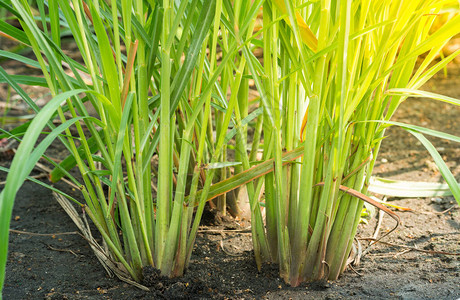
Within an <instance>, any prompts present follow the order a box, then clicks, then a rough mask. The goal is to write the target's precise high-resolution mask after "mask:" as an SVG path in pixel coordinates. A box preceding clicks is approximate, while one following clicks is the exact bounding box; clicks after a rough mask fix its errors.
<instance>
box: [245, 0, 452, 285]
mask: <svg viewBox="0 0 460 300" xmlns="http://www.w3.org/2000/svg"><path fill="white" fill-rule="evenodd" d="M453 4H455V1H442V3H441V2H439V1H432V0H419V1H412V0H411V1H409V0H408V1H404V0H402V1H367V0H348V1H328V0H322V1H314V2H303V1H291V0H285V1H281V0H280V1H266V2H264V4H263V39H262V41H261V42H262V43H263V52H264V58H263V66H262V65H261V64H260V63H259V62H258V61H256V60H250V54H249V53H246V59H247V60H248V65H249V69H250V72H251V74H252V77H253V78H254V81H255V83H256V86H257V89H258V90H259V92H260V95H261V103H262V105H263V108H264V115H263V136H264V147H263V153H264V154H263V160H268V159H270V158H272V159H274V173H270V174H267V175H265V177H264V181H262V180H260V181H259V182H258V183H257V185H258V186H261V185H262V184H263V183H264V184H265V207H266V228H265V229H264V228H261V227H259V228H256V231H257V232H256V236H255V238H254V249H255V252H256V253H255V254H256V258H257V260H258V262H259V266H260V263H261V262H262V261H264V260H269V261H273V262H276V263H279V268H280V274H281V276H282V277H283V278H284V279H285V281H286V282H287V283H290V284H291V285H293V286H296V285H298V284H299V283H300V282H303V281H306V280H319V279H322V278H328V279H332V280H334V279H336V278H337V277H338V276H339V275H340V274H341V273H342V272H343V271H344V269H345V268H346V266H347V259H348V256H349V254H350V251H351V248H352V243H353V239H354V236H355V234H356V230H357V226H358V223H359V220H360V215H361V210H362V207H363V199H366V197H365V195H364V194H365V193H366V190H367V186H368V184H369V179H370V175H371V173H372V168H373V165H374V162H375V159H376V157H377V154H378V150H379V146H380V143H381V141H382V139H383V138H384V132H385V128H387V127H388V126H390V124H395V123H391V122H389V120H390V118H391V117H392V115H393V113H394V112H395V110H396V109H397V108H398V106H399V105H400V103H401V102H402V101H405V100H406V99H407V96H408V91H414V90H416V89H418V88H419V87H420V86H421V85H422V84H423V83H425V82H426V81H427V80H428V79H429V78H431V77H432V76H433V75H434V74H435V73H436V72H437V71H439V70H440V69H442V68H443V67H444V66H445V65H446V64H447V63H448V62H449V61H451V60H452V59H453V58H455V56H457V55H458V54H459V53H460V50H459V51H456V52H455V53H453V54H452V55H450V56H449V57H446V58H444V59H441V60H436V55H437V54H438V53H439V51H440V50H441V49H442V47H443V46H444V45H445V44H446V43H447V42H448V40H449V39H450V38H451V37H453V36H454V35H456V34H458V33H459V31H460V28H459V27H458V24H459V22H460V16H458V15H457V16H455V17H453V18H452V19H449V20H448V21H446V22H445V23H444V24H443V26H442V27H440V28H438V29H437V30H435V31H433V32H430V27H431V25H432V24H433V21H434V20H435V19H436V16H437V14H438V13H440V11H441V9H442V7H443V5H453ZM456 4H457V6H458V3H456ZM307 24H308V25H307ZM316 37H318V38H316ZM423 53H425V54H426V55H425V56H424V57H423V58H420V61H417V59H418V58H419V56H420V55H421V54H423ZM249 61H250V63H249ZM401 88H405V89H406V90H401ZM412 94H413V93H412ZM438 100H440V99H439V98H438ZM443 101H444V100H443ZM451 103H453V104H457V105H458V104H459V101H458V100H456V101H453V102H451ZM399 125H401V124H399ZM402 127H403V128H406V129H408V130H409V131H410V132H411V133H413V134H414V135H415V136H416V137H418V138H419V139H420V140H421V141H422V142H423V143H424V145H426V146H427V148H428V149H429V150H430V152H431V153H432V154H433V155H434V156H436V153H434V152H435V151H434V152H433V151H431V150H433V149H434V148H433V146H432V145H431V144H429V142H428V143H426V142H424V141H423V139H425V138H424V137H423V135H422V133H426V134H432V135H435V136H438V137H443V138H449V139H452V140H456V141H459V140H460V139H459V138H457V137H451V136H448V135H446V134H443V133H440V132H434V131H428V130H425V129H423V128H420V127H417V128H416V127H415V126H410V125H404V124H403V126H402ZM425 140H426V139H425ZM430 145H431V146H430ZM301 146H303V147H304V148H303V149H304V150H303V157H302V158H298V159H295V160H292V161H289V162H286V161H285V160H283V151H293V150H296V149H299V147H301ZM438 156H439V155H438ZM435 161H436V162H437V163H438V165H439V166H440V167H441V169H443V170H444V171H443V175H444V177H445V179H446V181H447V182H448V183H449V182H450V183H449V185H450V187H451V189H452V191H453V193H454V195H455V197H456V199H457V201H459V200H460V193H459V191H458V189H459V188H458V184H457V182H456V181H455V179H454V178H453V176H452V174H451V173H450V171H449V170H448V168H447V167H446V166H445V164H444V163H443V162H442V160H437V159H436V157H435ZM257 191H258V193H255V194H254V195H253V197H254V199H253V201H252V202H251V203H255V202H257V200H255V199H258V197H259V196H260V191H261V189H257ZM256 209H257V207H253V211H254V210H256ZM257 218H261V215H260V214H257V215H253V220H252V223H253V224H257V223H258V222H259V223H260V222H262V220H258V219H257Z"/></svg>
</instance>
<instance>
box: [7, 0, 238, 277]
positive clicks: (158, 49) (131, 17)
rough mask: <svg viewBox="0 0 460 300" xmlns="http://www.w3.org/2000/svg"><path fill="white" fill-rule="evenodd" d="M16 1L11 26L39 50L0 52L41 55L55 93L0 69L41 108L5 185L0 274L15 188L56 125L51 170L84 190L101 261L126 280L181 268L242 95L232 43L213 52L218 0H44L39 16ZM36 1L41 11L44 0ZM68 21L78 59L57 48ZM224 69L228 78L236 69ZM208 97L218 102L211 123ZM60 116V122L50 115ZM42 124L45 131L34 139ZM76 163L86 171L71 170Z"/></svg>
mask: <svg viewBox="0 0 460 300" xmlns="http://www.w3.org/2000/svg"><path fill="white" fill-rule="evenodd" d="M11 3H12V7H8V8H9V10H10V11H11V12H12V13H13V14H14V15H15V16H17V17H18V19H19V20H20V22H21V25H22V27H23V29H24V31H19V30H17V29H13V28H11V27H8V25H7V24H6V23H5V24H6V25H5V26H6V27H5V28H6V30H7V31H8V32H7V33H8V34H9V36H10V37H11V38H12V39H14V40H18V41H20V42H22V43H24V44H25V45H26V46H29V47H30V48H31V49H32V50H33V51H34V54H35V56H36V58H37V60H36V61H32V60H30V59H26V58H24V57H22V56H19V55H16V56H11V55H9V54H5V53H3V55H8V56H10V58H14V59H17V60H19V61H21V62H24V63H29V64H30V63H32V64H33V65H34V66H36V67H40V68H41V70H42V72H43V75H44V78H45V82H43V81H41V83H42V84H44V85H46V86H47V87H48V88H49V90H50V93H51V95H52V96H53V100H52V101H51V102H50V104H48V105H47V106H45V107H44V108H43V109H41V110H40V109H39V108H38V107H36V105H35V104H34V102H33V100H32V99H30V98H29V97H28V96H27V94H25V93H24V92H23V90H22V89H21V88H20V86H19V85H18V84H17V83H23V82H21V79H17V78H14V77H12V76H10V75H8V74H6V73H5V72H4V71H3V69H0V71H1V72H0V75H1V76H2V78H3V79H4V80H5V81H6V82H8V83H9V84H10V85H11V86H12V87H13V88H14V89H15V90H16V91H17V92H18V94H20V95H21V96H22V97H23V98H24V100H25V101H26V102H27V103H29V104H30V106H31V107H32V108H33V109H35V111H36V113H37V116H36V117H35V119H34V121H32V123H31V124H30V126H29V130H28V131H27V132H26V134H25V136H24V138H23V141H22V143H21V145H20V147H19V149H18V152H17V155H16V156H15V158H14V160H13V163H12V165H11V170H10V173H9V175H8V179H7V183H6V187H5V189H4V190H3V191H2V193H1V194H0V200H1V201H0V202H1V203H0V204H1V206H0V208H1V210H0V213H1V215H2V224H1V230H2V246H1V249H0V250H1V253H0V254H1V256H0V262H1V264H0V265H1V270H0V286H1V285H2V284H3V279H4V267H5V263H6V251H7V242H5V241H4V240H5V239H6V240H7V234H8V226H9V219H10V215H11V209H12V204H13V202H14V197H15V194H16V192H17V190H18V188H19V187H20V185H21V184H22V183H23V181H24V180H25V179H26V176H27V175H28V174H29V172H30V171H31V170H32V168H33V166H34V165H35V162H36V161H37V160H38V159H39V158H40V157H41V156H42V155H43V153H44V151H45V149H46V147H47V146H48V145H49V144H50V143H51V141H52V140H53V139H55V138H56V137H57V136H59V138H60V140H61V141H62V143H63V144H64V145H65V146H66V148H67V149H68V150H69V151H70V153H71V156H69V157H68V158H66V159H65V160H64V161H63V162H62V163H61V164H59V165H56V164H55V170H54V171H53V172H52V173H51V177H50V178H51V180H52V181H57V180H59V179H61V178H62V177H63V176H67V177H68V179H70V180H71V181H72V182H73V184H75V185H76V186H77V187H78V188H79V189H80V190H81V192H82V196H83V198H84V202H79V201H77V200H75V199H73V198H72V200H74V201H75V202H76V203H77V204H78V205H79V206H81V207H82V208H83V209H84V210H85V212H86V213H87V214H88V215H89V216H90V218H91V219H92V221H93V223H94V224H95V225H96V227H97V229H98V230H99V232H100V233H101V235H102V237H103V240H104V244H103V247H99V248H98V249H99V250H100V249H105V252H106V253H105V255H102V257H104V259H103V260H105V259H107V260H108V261H106V263H105V264H106V266H107V267H109V268H111V269H112V271H114V272H115V273H116V274H117V275H118V276H119V277H120V278H122V279H124V280H135V281H141V280H142V269H143V267H145V266H153V267H155V268H157V269H159V270H160V271H161V274H162V275H165V276H170V277H173V276H180V275H181V274H183V272H184V269H185V268H186V266H187V264H188V262H189V258H190V255H191V252H192V249H193V245H194V241H195V237H196V234H197V229H198V225H199V222H200V219H201V214H202V212H203V209H204V205H205V203H206V200H207V198H208V192H209V190H210V187H211V184H212V183H213V182H214V181H216V179H217V178H218V176H215V174H216V173H217V171H218V170H220V169H221V168H222V167H224V166H228V165H229V164H228V163H220V159H221V158H222V153H223V150H224V145H225V143H226V141H228V140H229V139H231V138H232V137H233V135H234V133H233V134H229V133H228V132H227V128H228V127H229V124H230V122H233V119H232V113H233V109H234V107H235V103H236V100H237V99H236V98H235V99H230V101H227V98H226V95H225V94H223V93H222V88H221V87H220V80H221V79H220V77H219V76H220V74H221V73H222V71H223V70H224V67H225V66H226V63H225V62H226V61H227V62H228V61H229V57H234V56H235V55H236V54H237V47H236V44H235V43H233V44H231V45H228V46H229V47H228V48H227V50H228V51H229V55H228V56H229V57H227V58H225V57H224V58H223V59H222V63H221V65H219V64H218V63H217V58H216V57H217V45H218V42H217V39H218V33H219V28H220V25H221V23H220V15H221V11H222V1H214V0H193V1H172V0H164V1H149V2H145V1H121V2H119V1H97V0H94V1H80V0H73V1H70V2H69V1H49V2H48V3H47V5H48V11H49V18H48V16H45V14H41V15H40V16H39V17H38V18H37V19H36V16H34V15H33V10H32V9H31V7H30V6H29V5H28V4H27V2H26V1H21V0H13V1H11ZM38 5H41V7H40V9H39V11H40V12H44V11H46V9H45V8H44V6H43V5H44V3H43V2H40V3H39V4H38ZM39 24H40V26H39ZM64 33H65V34H66V35H69V34H71V36H72V38H73V39H74V40H75V42H76V45H77V47H78V49H79V50H80V53H81V59H82V60H83V64H80V63H78V62H76V61H74V60H72V59H71V58H70V57H69V56H67V55H66V54H65V53H64V52H63V51H62V50H61V49H60V45H61V35H62V34H64ZM63 66H66V68H67V69H65V68H64V67H63ZM69 71H70V72H69ZM227 72H229V73H228V74H227V78H228V76H229V75H230V74H231V72H232V69H231V68H230V69H227ZM69 74H70V75H69ZM22 78H26V81H27V80H28V82H29V83H32V85H33V84H34V83H36V82H38V81H39V80H36V79H35V78H34V77H31V76H26V77H22ZM83 78H84V79H85V80H83ZM212 94H217V95H218V96H217V97H216V96H214V97H211V95H212ZM212 99H213V101H214V102H216V103H215V106H216V107H219V109H220V110H219V113H220V115H219V117H220V119H221V120H220V123H219V127H218V128H217V132H216V129H215V127H214V126H212V125H213V122H214V120H212V119H211V117H212V115H213V113H212V111H211V109H212V108H213V107H212V106H211V100H212ZM85 102H87V103H90V104H91V105H92V106H93V107H94V109H95V111H96V117H91V116H90V115H89V113H88V111H87V109H86V106H85V105H84V103H85ZM61 103H64V104H65V105H63V106H61ZM55 119H57V120H59V121H60V123H62V125H61V126H58V127H56V126H55V125H53V123H52V122H51V121H52V120H55ZM45 126H48V127H49V128H50V130H51V132H52V134H50V135H49V136H48V137H47V138H46V139H45V140H46V143H43V144H41V146H40V147H38V148H36V149H34V147H33V146H34V143H35V141H36V140H37V138H38V137H39V135H40V133H41V130H42V129H43V128H44V127H45ZM71 126H75V128H76V132H77V134H76V135H73V134H72V132H71V131H70V127H71ZM62 132H63V133H65V134H64V135H60V134H61V133H62ZM88 132H89V133H88ZM214 139H215V141H214ZM30 154H32V155H31V156H30ZM29 156H30V158H28V159H24V158H25V157H29ZM230 165H231V164H230ZM74 166H76V167H77V168H78V169H79V170H80V173H81V177H82V182H80V181H79V180H78V179H76V178H74V177H73V176H72V175H71V174H70V173H69V172H68V170H70V169H71V168H73V167H74ZM152 187H153V188H152ZM156 189H157V191H156ZM198 189H202V191H201V192H200V193H197V191H198ZM66 196H67V197H68V195H66ZM70 198H71V197H70ZM120 233H121V235H120ZM3 237H5V238H3ZM99 250H98V251H99ZM99 257H101V256H99Z"/></svg>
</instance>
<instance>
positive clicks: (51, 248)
mask: <svg viewBox="0 0 460 300" xmlns="http://www.w3.org/2000/svg"><path fill="white" fill-rule="evenodd" d="M45 245H46V246H47V247H48V249H50V250H53V251H58V252H69V253H72V254H73V255H75V256H76V257H78V254H76V253H75V252H73V251H72V250H70V249H58V248H54V247H52V246H51V245H48V244H45Z"/></svg>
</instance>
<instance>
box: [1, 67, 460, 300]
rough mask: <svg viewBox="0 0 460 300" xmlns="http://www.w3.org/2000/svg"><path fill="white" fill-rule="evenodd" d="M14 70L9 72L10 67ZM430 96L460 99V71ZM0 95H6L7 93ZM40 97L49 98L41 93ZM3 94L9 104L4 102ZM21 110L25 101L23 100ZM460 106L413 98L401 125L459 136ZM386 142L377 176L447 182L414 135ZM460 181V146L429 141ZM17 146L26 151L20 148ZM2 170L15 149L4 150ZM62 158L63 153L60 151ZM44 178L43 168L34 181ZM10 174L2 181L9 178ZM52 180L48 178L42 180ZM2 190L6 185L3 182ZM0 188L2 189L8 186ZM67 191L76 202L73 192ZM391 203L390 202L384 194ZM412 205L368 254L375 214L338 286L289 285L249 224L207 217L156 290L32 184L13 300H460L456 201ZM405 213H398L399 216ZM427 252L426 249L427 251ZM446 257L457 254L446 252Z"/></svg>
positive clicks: (19, 219)
mask: <svg viewBox="0 0 460 300" xmlns="http://www.w3.org/2000/svg"><path fill="white" fill-rule="evenodd" d="M4 68H6V69H7V72H8V65H6V66H5V65H4ZM424 89H426V90H430V91H434V92H437V93H442V94H445V95H448V96H452V97H456V98H460V65H459V64H456V65H453V66H451V67H449V69H448V77H447V78H445V77H444V75H442V74H441V75H437V76H436V77H435V78H433V79H432V80H431V81H430V82H429V83H428V84H427V85H425V87H424ZM0 92H2V93H3V95H5V94H6V88H5V86H0ZM37 93H41V92H40V91H38V92H37ZM4 99H5V98H2V94H1V93H0V102H4ZM17 105H20V103H17ZM458 116H460V109H459V108H457V107H453V106H451V105H448V104H444V103H441V102H436V101H433V100H427V99H408V100H406V101H405V102H404V103H403V104H402V106H401V107H400V109H399V111H398V112H397V113H396V115H395V117H394V119H393V120H396V121H400V122H407V123H411V124H416V125H421V126H425V127H429V128H432V129H437V130H442V131H445V132H448V133H451V134H455V135H458V136H460V126H458ZM387 135H388V138H386V139H385V140H384V141H383V144H382V147H381V151H380V154H379V156H378V161H377V164H376V166H375V169H374V174H375V175H377V176H381V177H388V178H395V179H403V180H413V181H434V182H439V181H441V176H440V173H439V171H438V170H437V168H436V166H435V165H434V163H433V161H432V159H431V157H430V156H429V154H428V152H427V151H426V150H425V149H424V148H423V146H422V145H421V144H420V143H419V142H418V141H417V140H416V139H415V138H413V137H412V136H411V134H409V133H407V132H406V131H404V130H402V129H399V128H396V127H392V128H390V129H389V130H388V131H387ZM430 140H431V141H432V142H433V143H434V145H435V146H436V147H437V149H438V151H439V152H440V153H441V155H442V156H443V158H444V159H445V160H446V161H447V162H448V166H449V167H450V169H451V171H452V172H453V173H454V175H455V176H456V178H457V180H459V179H460V147H459V146H458V144H455V143H453V142H449V141H444V140H438V139H430ZM16 146H17V145H16ZM1 149H2V151H1V152H0V165H2V166H9V163H10V161H11V159H12V156H13V152H12V151H11V150H6V149H4V148H1ZM50 151H54V153H53V154H54V155H55V156H56V155H59V149H54V150H53V149H51V150H50ZM42 173H43V172H42V171H40V170H39V169H37V170H34V172H33V174H32V175H38V177H40V175H41V174H42ZM4 178H5V175H4V174H1V178H0V180H4ZM42 180H44V181H45V182H46V176H45V178H43V179H42ZM2 186H3V185H2ZM2 186H0V188H1V187H2ZM57 187H58V188H62V189H64V190H65V191H66V192H68V193H71V194H73V195H77V193H76V192H75V191H72V190H71V189H70V188H69V187H68V186H65V185H62V184H61V185H58V186H57ZM377 196H379V198H383V196H382V195H377ZM387 200H388V201H389V202H390V203H391V204H394V205H397V206H400V207H405V208H410V209H411V211H401V210H399V211H398V212H397V213H398V214H399V216H400V217H401V225H400V226H399V227H398V228H397V229H396V231H395V232H393V233H392V234H391V235H389V236H386V237H384V238H383V239H382V240H381V241H382V242H385V243H378V244H375V245H373V246H372V247H370V248H368V245H369V242H368V241H366V240H365V238H367V237H371V236H373V235H374V233H375V231H376V228H378V229H379V236H381V235H382V234H385V232H388V231H389V230H391V228H393V226H394V221H393V220H392V219H391V218H389V217H388V216H383V219H382V223H381V225H380V226H377V224H378V220H379V217H380V215H379V214H378V213H376V214H375V215H374V216H372V217H371V218H370V219H369V221H368V223H369V224H368V225H364V224H362V225H360V228H359V232H358V235H357V238H358V241H359V243H358V242H357V245H359V246H360V247H361V248H362V250H364V252H366V253H365V255H362V256H361V257H360V260H359V263H357V261H356V260H355V263H354V265H353V267H352V268H351V267H349V268H347V270H346V271H345V273H344V274H343V275H342V276H341V277H340V278H339V279H338V280H336V281H334V282H327V281H321V282H314V283H306V284H303V285H301V286H299V287H295V288H293V287H289V286H288V285H286V284H285V283H284V282H283V281H282V280H281V279H280V278H279V276H278V268H277V266H276V265H264V267H263V268H262V270H261V271H260V272H259V271H258V270H257V268H256V264H255V260H254V255H253V253H252V244H251V236H250V233H249V230H248V227H249V226H250V224H249V223H247V222H244V221H236V220H233V219H231V218H229V217H219V216H218V215H216V214H213V213H209V214H207V215H206V216H205V217H204V220H203V224H202V227H201V229H200V233H199V235H198V238H197V241H196V246H195V249H194V251H193V254H192V259H191V262H190V267H189V269H188V270H187V272H186V274H185V275H184V276H183V277H182V278H179V279H165V278H161V277H159V276H158V275H157V273H156V272H155V270H151V269H146V270H145V272H144V275H145V278H146V280H145V281H144V283H143V284H144V285H145V286H147V287H148V288H149V289H150V291H144V290H141V289H139V288H136V287H133V286H131V285H129V284H127V283H125V282H123V281H120V280H119V279H117V278H116V277H109V276H108V275H107V273H106V272H105V270H104V268H103V267H102V265H101V264H100V263H99V261H98V260H97V259H96V257H95V255H94V254H93V252H92V250H91V249H90V247H89V245H88V243H87V242H86V240H85V239H83V238H82V237H81V236H80V235H78V234H77V233H76V231H77V228H76V226H75V225H74V224H73V223H72V221H71V219H70V218H69V217H68V216H67V215H66V213H65V212H64V210H63V209H62V208H61V207H60V206H59V204H58V203H57V202H56V200H55V199H54V198H53V195H52V192H51V191H49V190H48V189H46V188H44V187H41V186H39V185H37V184H35V183H32V182H26V183H25V184H24V186H23V187H22V188H21V190H20V191H19V193H18V196H17V198H16V202H15V206H14V211H13V216H12V220H11V232H10V244H9V255H8V262H7V270H6V283H5V287H4V295H3V296H4V299H43V298H44V299H458V298H460V275H459V274H460V256H459V255H450V254H452V253H459V252H460V217H459V214H460V210H459V209H458V205H457V204H456V202H455V200H454V198H453V197H442V198H441V197H435V198H407V199H397V198H388V199H387ZM395 210H397V209H395ZM419 250H421V251H419ZM441 252H447V253H450V254H442V253H441Z"/></svg>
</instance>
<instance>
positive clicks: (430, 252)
mask: <svg viewBox="0 0 460 300" xmlns="http://www.w3.org/2000/svg"><path fill="white" fill-rule="evenodd" d="M359 240H363V241H374V243H380V244H384V245H388V246H392V247H399V248H404V249H409V250H412V251H418V252H423V253H428V254H442V255H455V256H460V253H452V252H445V251H434V250H423V249H418V248H415V247H410V246H406V245H399V244H393V243H389V242H382V241H377V240H376V239H375V238H373V237H370V238H360V239H359Z"/></svg>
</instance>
